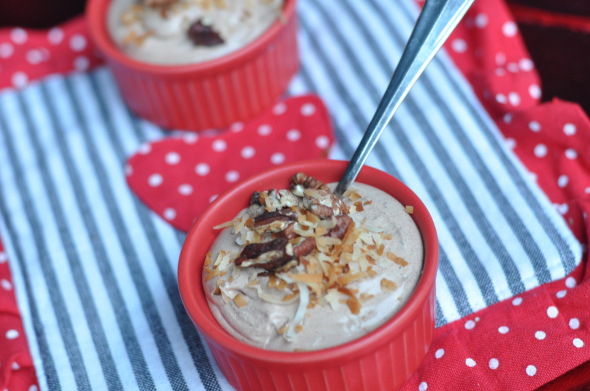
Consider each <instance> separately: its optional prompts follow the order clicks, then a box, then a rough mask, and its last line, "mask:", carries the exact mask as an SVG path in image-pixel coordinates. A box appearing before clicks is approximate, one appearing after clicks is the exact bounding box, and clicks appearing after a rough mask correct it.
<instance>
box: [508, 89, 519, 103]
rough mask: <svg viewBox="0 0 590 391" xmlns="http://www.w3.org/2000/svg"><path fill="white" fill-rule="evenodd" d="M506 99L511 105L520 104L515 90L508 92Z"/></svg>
mask: <svg viewBox="0 0 590 391" xmlns="http://www.w3.org/2000/svg"><path fill="white" fill-rule="evenodd" d="M508 101H509V102H510V104H511V105H512V106H518V105H519V104H520V95H518V93H516V92H511V93H509V94H508Z"/></svg>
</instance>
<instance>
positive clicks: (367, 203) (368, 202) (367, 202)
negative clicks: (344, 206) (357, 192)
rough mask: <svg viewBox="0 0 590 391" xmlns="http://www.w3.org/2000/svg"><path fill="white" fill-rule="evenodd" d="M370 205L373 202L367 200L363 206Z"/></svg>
mask: <svg viewBox="0 0 590 391" xmlns="http://www.w3.org/2000/svg"><path fill="white" fill-rule="evenodd" d="M372 203H373V200H367V201H365V202H364V203H363V204H364V205H371V204H372Z"/></svg>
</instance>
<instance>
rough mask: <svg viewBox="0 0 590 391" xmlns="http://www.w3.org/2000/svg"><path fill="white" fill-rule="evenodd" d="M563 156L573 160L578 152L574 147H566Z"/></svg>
mask: <svg viewBox="0 0 590 391" xmlns="http://www.w3.org/2000/svg"><path fill="white" fill-rule="evenodd" d="M565 157H566V158H568V159H570V160H574V159H575V158H577V157H578V152H577V151H576V150H575V149H572V148H568V149H566V150H565Z"/></svg>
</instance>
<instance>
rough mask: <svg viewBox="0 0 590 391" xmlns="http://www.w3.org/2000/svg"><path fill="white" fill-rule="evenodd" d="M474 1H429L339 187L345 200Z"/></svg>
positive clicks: (340, 194) (339, 194)
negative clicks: (413, 88)
mask: <svg viewBox="0 0 590 391" xmlns="http://www.w3.org/2000/svg"><path fill="white" fill-rule="evenodd" d="M473 1H474V0H426V1H425V3H424V7H423V8H422V12H421V13H420V16H419V17H418V21H417V22H416V25H415V26H414V31H413V32H412V35H411V36H410V39H409V41H408V43H407V45H406V48H405V49H404V52H403V53H402V56H401V59H400V61H399V63H398V65H397V68H396V69H395V71H394V72H393V76H392V78H391V81H390V82H389V86H388V87H387V90H386V91H385V94H384V95H383V98H382V99H381V102H379V106H378V107H377V111H376V112H375V115H374V116H373V119H372V120H371V122H370V123H369V126H368V127H367V130H366V131H365V134H364V136H363V139H362V140H361V142H360V144H359V146H358V148H357V149H356V151H355V152H354V155H353V156H352V159H350V163H349V164H348V167H347V168H346V171H345V172H344V175H343V176H342V179H341V180H340V182H339V183H338V186H337V187H336V191H335V194H336V195H337V196H338V197H341V196H342V194H343V193H344V192H345V191H346V189H348V187H349V186H350V185H351V184H352V182H354V180H355V178H356V176H357V175H358V173H359V171H360V170H361V167H362V166H363V164H364V163H365V160H367V157H368V156H369V153H371V150H372V149H373V147H374V146H375V144H376V143H377V140H378V139H379V136H381V133H383V130H384V129H385V127H386V126H387V124H388V123H389V121H390V120H391V117H393V114H394V113H395V111H396V110H397V108H398V107H399V105H400V104H401V103H402V101H403V100H404V98H405V97H406V95H407V94H408V92H409V91H410V88H412V86H413V85H414V83H415V82H416V80H418V77H420V75H421V74H422V72H423V71H424V69H425V68H426V66H427V65H428V63H429V62H430V60H432V58H433V57H434V55H435V54H436V52H437V51H438V50H439V49H440V47H441V46H442V44H443V43H444V42H445V41H446V40H447V38H448V37H449V35H450V34H451V32H452V31H453V30H454V29H455V27H456V26H457V24H458V23H459V21H460V20H461V18H462V17H463V15H465V12H467V10H468V9H469V7H470V6H471V4H472V3H473Z"/></svg>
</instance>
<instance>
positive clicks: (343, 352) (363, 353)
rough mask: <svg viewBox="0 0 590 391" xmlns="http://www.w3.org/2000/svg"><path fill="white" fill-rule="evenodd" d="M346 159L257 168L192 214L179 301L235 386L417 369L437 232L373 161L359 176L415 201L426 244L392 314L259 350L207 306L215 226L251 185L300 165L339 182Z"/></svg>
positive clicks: (369, 379) (370, 388) (354, 378)
mask: <svg viewBox="0 0 590 391" xmlns="http://www.w3.org/2000/svg"><path fill="white" fill-rule="evenodd" d="M347 164H348V162H344V161H334V160H311V161H304V162H296V163H292V164H287V165H282V166H279V167H276V168H273V169H271V170H268V171H265V172H263V173H260V174H257V175H255V176H253V177H251V178H249V179H247V180H245V181H243V182H242V183H240V184H239V185H237V186H236V187H234V188H232V189H231V190H229V191H227V192H226V193H225V194H223V195H221V196H220V197H219V198H217V200H216V201H215V202H214V203H212V204H211V205H210V206H209V207H208V208H207V209H206V210H205V211H204V212H203V213H202V214H201V216H200V217H199V218H198V219H197V221H196V222H195V224H194V225H193V227H192V228H191V230H190V232H189V234H188V236H187V238H186V240H185V243H184V245H183V247H182V252H181V254H180V262H179V265H178V282H179V287H180V295H181V297H182V301H183V303H184V306H185V308H186V310H187V312H188V314H189V316H190V318H191V319H192V321H193V323H194V324H195V325H196V326H197V328H198V329H199V331H200V332H201V334H202V335H203V336H204V338H205V340H206V341H207V344H208V345H209V347H210V349H211V352H212V353H213V356H214V357H215V360H216V361H217V364H218V365H219V367H220V368H221V371H222V372H223V374H224V375H225V377H226V378H227V380H228V381H229V382H230V384H231V385H232V386H234V387H235V388H236V389H238V390H253V391H254V390H256V391H259V390H281V391H282V390H293V391H300V390H313V391H316V390H365V391H378V390H394V389H397V388H399V387H400V386H401V385H402V384H403V383H404V382H405V381H406V380H407V379H408V378H409V377H410V376H411V374H412V373H413V372H415V371H416V369H417V368H418V366H419V365H420V363H421V362H422V360H423V358H424V356H425V355H426V352H427V351H428V348H429V346H430V343H431V341H432V336H433V333H434V325H435V318H436V314H435V304H436V298H435V277H436V271H437V267H438V239H437V234H436V229H435V226H434V222H433V221H432V218H431V216H430V214H429V213H428V210H427V209H426V207H425V206H424V204H423V203H422V201H421V200H420V199H419V198H418V197H417V196H416V195H415V194H414V193H413V192H412V191H411V190H410V189H409V188H408V187H407V186H405V185H404V184H403V183H401V182H400V181H398V180H397V179H396V178H394V177H392V176H391V175H389V174H387V173H385V172H382V171H379V170H376V169H374V168H371V167H363V169H362V170H361V172H360V174H359V176H358V178H357V179H356V180H357V181H358V182H362V183H365V184H368V185H371V186H374V187H377V188H379V189H381V190H383V191H385V192H387V193H388V194H390V195H392V196H393V197H395V198H396V199H397V200H399V201H400V202H401V203H402V205H412V206H413V207H414V213H413V214H412V217H413V219H414V221H415V222H416V225H417V226H418V229H419V230H420V234H421V235H422V239H423V243H424V266H423V269H422V275H421V277H420V280H419V281H418V285H417V286H416V288H415V290H414V293H413V294H412V296H411V297H410V299H409V300H408V302H407V303H406V304H405V305H404V306H403V307H402V309H401V310H400V311H399V312H398V313H397V314H396V315H395V316H393V317H392V318H391V319H389V320H388V321H387V322H386V323H385V324H383V325H382V326H380V327H379V328H377V329H376V330H373V331H372V332H370V333H368V334H367V335H365V336H363V337H361V338H359V339H356V340H354V341H351V342H349V343H346V344H343V345H340V346H336V347H333V348H329V349H323V350H317V351H310V352H297V353H289V352H278V351H270V350H264V349H261V348H257V347H254V346H251V345H248V344H245V343H243V342H241V341H238V340H236V339H235V338H233V337H232V336H231V335H229V334H228V333H227V332H226V331H225V330H224V329H223V328H222V327H221V326H220V325H219V324H218V323H217V321H216V320H215V318H214V317H213V315H212V314H211V311H210V310H209V306H208V304H207V299H206V297H205V293H204V291H203V287H202V272H203V263H204V261H205V256H206V254H207V252H208V251H209V249H210V247H211V244H212V243H213V241H214V240H215V238H216V237H217V235H218V234H219V231H216V230H214V229H213V228H212V227H214V226H216V225H218V224H220V223H223V222H226V221H229V220H232V219H233V218H234V217H235V216H236V215H237V214H238V212H239V211H240V210H241V209H243V208H245V207H247V206H248V203H249V200H250V196H251V194H252V192H253V191H254V190H263V189H269V188H277V189H281V188H286V187H288V183H289V178H290V177H291V176H292V175H293V174H295V173H297V172H300V171H301V172H305V173H306V174H308V175H311V176H314V177H316V178H318V179H320V180H322V181H324V182H337V181H338V180H340V178H341V176H342V174H343V173H344V170H345V169H346V165H347ZM353 186H354V185H353Z"/></svg>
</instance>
